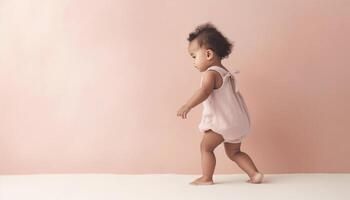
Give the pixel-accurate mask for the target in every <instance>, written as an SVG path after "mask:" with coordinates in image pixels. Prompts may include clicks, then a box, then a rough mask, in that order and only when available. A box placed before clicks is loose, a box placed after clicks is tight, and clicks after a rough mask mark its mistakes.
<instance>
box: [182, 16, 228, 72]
mask: <svg viewBox="0 0 350 200" xmlns="http://www.w3.org/2000/svg"><path fill="white" fill-rule="evenodd" d="M187 40H188V41H189V44H188V52H189V53H190V55H191V56H192V57H193V58H194V66H195V67H196V68H197V69H198V70H199V71H201V72H202V71H205V70H206V69H207V68H208V67H210V66H212V65H213V64H216V63H220V62H221V60H222V59H223V58H226V57H228V55H230V53H231V49H232V44H231V43H230V41H229V40H228V39H227V38H226V37H225V36H223V34H222V33H221V32H220V31H218V30H217V29H216V27H215V26H214V25H212V24H211V23H205V24H202V25H199V26H197V28H196V29H195V30H194V31H193V32H191V33H190V34H189V36H188V38H187Z"/></svg>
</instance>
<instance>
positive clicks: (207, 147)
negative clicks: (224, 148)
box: [200, 142, 215, 152]
mask: <svg viewBox="0 0 350 200" xmlns="http://www.w3.org/2000/svg"><path fill="white" fill-rule="evenodd" d="M200 148H201V151H202V152H214V150H215V147H212V146H210V145H208V144H206V143H205V142H201V145H200Z"/></svg>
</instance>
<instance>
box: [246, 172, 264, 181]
mask: <svg viewBox="0 0 350 200" xmlns="http://www.w3.org/2000/svg"><path fill="white" fill-rule="evenodd" d="M263 179H264V174H263V173H260V172H257V173H256V174H255V175H254V176H253V177H252V178H251V179H250V180H247V181H246V182H247V183H254V184H259V183H262V181H263Z"/></svg>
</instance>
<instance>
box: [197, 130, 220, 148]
mask: <svg viewBox="0 0 350 200" xmlns="http://www.w3.org/2000/svg"><path fill="white" fill-rule="evenodd" d="M223 141H224V138H223V137H222V135H220V134H218V133H216V132H214V131H212V130H211V129H210V130H208V131H206V132H205V133H204V134H203V139H202V142H201V149H202V150H204V151H214V149H215V148H216V147H217V146H219V145H220V144H221V143H222V142H223Z"/></svg>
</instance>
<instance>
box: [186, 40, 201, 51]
mask: <svg viewBox="0 0 350 200" xmlns="http://www.w3.org/2000/svg"><path fill="white" fill-rule="evenodd" d="M199 49H200V47H199V45H198V42H197V41H196V40H193V41H191V42H190V43H189V44H188V51H189V52H190V53H194V52H196V51H198V50H199Z"/></svg>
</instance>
